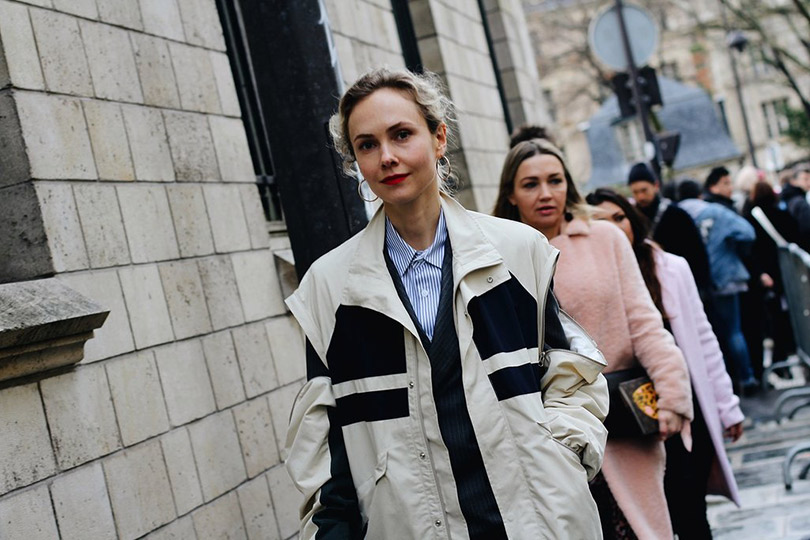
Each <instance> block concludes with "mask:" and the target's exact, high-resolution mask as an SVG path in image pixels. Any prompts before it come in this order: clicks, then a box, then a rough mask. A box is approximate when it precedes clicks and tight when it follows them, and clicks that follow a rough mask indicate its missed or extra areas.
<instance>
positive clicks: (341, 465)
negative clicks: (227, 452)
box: [286, 277, 363, 540]
mask: <svg viewBox="0 0 810 540" xmlns="http://www.w3.org/2000/svg"><path fill="white" fill-rule="evenodd" d="M310 286H313V287H314V285H312V280H308V279H306V277H305V279H304V280H303V281H302V283H301V286H300V287H299V290H298V291H297V292H296V293H295V294H294V295H293V296H292V297H290V298H289V299H287V305H288V306H289V307H290V310H291V311H292V312H293V315H294V316H295V317H296V319H297V320H298V322H299V324H300V325H301V327H302V328H303V329H304V332H305V333H306V334H307V341H306V363H307V366H306V367H307V382H306V383H305V384H304V386H303V387H302V388H301V390H300V392H299V393H298V396H296V399H295V402H294V404H293V409H292V413H291V415H290V425H289V428H288V430H287V442H286V445H287V455H288V456H289V457H288V458H287V462H286V466H287V472H288V473H289V475H290V478H291V479H292V481H293V483H294V484H295V486H296V487H297V488H298V490H299V491H300V492H301V493H302V494H303V495H304V499H303V502H302V503H301V506H300V510H299V518H300V521H301V527H300V538H301V539H306V540H308V539H313V538H316V537H317V538H318V539H321V538H324V539H335V540H337V539H344V538H351V539H353V538H362V537H363V518H362V515H361V513H360V505H359V503H358V499H357V492H356V490H355V487H354V482H353V480H352V475H351V471H350V469H349V460H348V455H347V453H346V444H345V441H344V439H343V429H342V427H341V426H340V423H339V422H338V421H337V418H336V416H337V415H336V409H335V406H336V400H335V396H334V392H333V390H332V379H331V376H330V373H329V368H328V366H327V362H326V361H325V358H323V356H324V355H325V350H326V348H325V344H324V343H322V342H321V341H320V340H319V339H317V338H318V337H319V333H318V332H317V328H318V327H317V324H316V323H315V321H314V320H313V319H312V318H311V317H310V313H309V310H308V309H307V308H306V306H307V305H308V304H311V303H312V299H311V296H316V295H307V292H312V291H310V290H309V287H310ZM310 336H311V337H313V338H315V339H313V340H312V341H311V340H310ZM314 344H317V345H314Z"/></svg>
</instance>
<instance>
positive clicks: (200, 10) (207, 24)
mask: <svg viewBox="0 0 810 540" xmlns="http://www.w3.org/2000/svg"><path fill="white" fill-rule="evenodd" d="M178 4H179V6H180V15H181V16H182V18H183V28H184V29H185V33H186V41H188V42H189V43H191V44H192V45H200V46H203V47H206V48H209V49H216V50H218V51H224V50H225V38H224V37H223V36H222V25H221V24H220V22H219V14H218V13H217V6H216V4H215V2H214V0H178Z"/></svg>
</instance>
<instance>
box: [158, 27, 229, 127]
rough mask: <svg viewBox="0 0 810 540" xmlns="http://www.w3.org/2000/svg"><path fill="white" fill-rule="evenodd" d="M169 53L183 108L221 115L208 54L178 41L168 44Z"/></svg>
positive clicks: (203, 50) (212, 68)
mask: <svg viewBox="0 0 810 540" xmlns="http://www.w3.org/2000/svg"><path fill="white" fill-rule="evenodd" d="M169 51H170V52H171V56H172V65H173V66H174V72H175V74H176V75H177V88H178V90H179V91H180V103H181V105H182V108H183V109H185V110H187V111H199V112H207V113H219V112H221V110H222V109H221V107H220V105H219V94H218V93H217V83H216V79H215V78H214V67H213V66H212V65H211V57H210V55H209V54H208V51H207V50H205V49H201V48H199V47H191V46H189V45H185V44H183V43H176V42H171V43H169Z"/></svg>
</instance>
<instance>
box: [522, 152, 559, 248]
mask: <svg viewBox="0 0 810 540" xmlns="http://www.w3.org/2000/svg"><path fill="white" fill-rule="evenodd" d="M567 193H568V185H567V183H566V180H565V171H564V170H563V166H562V163H561V162H560V160H559V159H557V158H556V157H554V156H551V155H548V154H537V155H534V156H532V157H530V158H528V159H525V160H524V161H523V163H521V164H520V166H519V167H518V170H517V173H516V174H515V186H514V189H513V191H512V194H511V195H510V196H509V202H510V203H512V204H513V205H515V206H516V207H517V209H518V213H519V214H520V221H522V222H523V223H525V224H527V225H531V226H532V227H534V228H535V229H538V230H540V231H541V232H543V233H544V234H546V233H547V232H548V231H555V230H557V229H558V227H559V226H560V225H561V224H562V220H563V216H564V215H565V197H566V195H567ZM557 232H558V231H557ZM555 234H556V233H555ZM546 236H549V235H548V234H546Z"/></svg>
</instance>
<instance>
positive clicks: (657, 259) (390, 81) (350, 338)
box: [287, 69, 810, 540]
mask: <svg viewBox="0 0 810 540" xmlns="http://www.w3.org/2000/svg"><path fill="white" fill-rule="evenodd" d="M452 127H453V106H452V103H450V102H449V100H448V99H447V98H446V97H445V96H444V95H443V93H442V89H441V83H440V82H439V81H438V79H437V77H435V76H433V75H432V74H429V73H427V74H421V75H415V74H413V73H410V72H406V71H390V70H387V69H378V70H373V71H371V72H369V73H366V74H365V75H363V76H362V77H361V78H360V79H359V80H358V81H357V82H355V83H354V84H353V85H352V86H351V87H350V88H349V89H348V90H347V91H346V93H345V94H344V95H343V97H342V98H341V100H340V105H339V110H338V113H337V114H336V115H335V117H334V118H333V120H332V123H331V126H330V129H331V132H332V136H333V140H334V144H335V148H336V149H337V150H338V152H339V153H340V155H341V157H342V158H343V161H344V166H345V167H344V168H345V170H347V171H350V172H352V173H354V174H356V175H357V176H358V180H360V182H361V184H362V183H367V186H368V189H369V191H370V193H371V194H373V195H374V197H375V198H374V199H373V201H369V202H374V201H379V203H380V204H379V206H378V208H377V211H376V213H375V215H374V216H373V217H372V218H371V220H370V222H369V224H368V226H367V227H366V228H365V230H363V231H362V232H360V233H359V234H357V235H356V236H355V237H353V238H352V239H350V240H348V241H347V242H345V243H344V244H342V245H341V246H339V247H338V248H336V249H334V250H333V251H331V252H329V253H328V254H326V255H324V256H323V257H322V258H321V259H319V260H318V261H317V262H316V263H315V264H313V266H312V267H311V268H310V270H309V271H308V272H307V274H306V275H305V276H304V278H303V279H302V281H301V284H300V287H299V288H298V290H297V291H296V292H295V293H294V294H293V295H292V296H291V297H290V298H289V299H288V300H287V303H288V306H289V307H290V310H291V311H292V313H293V315H294V316H295V317H296V319H297V320H298V322H299V323H300V325H301V327H302V328H303V330H304V333H305V334H306V338H307V339H306V359H307V382H306V384H305V385H304V387H303V388H302V390H301V392H300V393H299V395H298V397H297V398H296V401H295V405H294V408H293V411H292V414H291V419H290V428H289V432H288V447H289V458H288V459H287V467H288V470H289V472H290V475H291V477H292V479H293V481H294V483H295V484H296V486H297V487H298V489H299V490H300V491H301V492H302V493H303V495H304V502H303V504H302V505H301V512H300V518H301V537H302V538H308V539H309V538H428V537H437V538H438V537H442V538H475V539H498V538H554V539H564V538H602V537H604V538H608V539H633V538H639V539H656V540H657V539H663V538H673V536H674V535H676V534H677V535H678V537H679V538H681V539H685V538H689V539H701V538H711V530H710V528H709V525H708V521H707V519H706V494H707V493H718V494H722V495H725V496H727V497H729V498H730V499H731V500H733V501H735V502H736V503H738V504H739V495H738V493H737V486H736V483H735V480H734V476H733V474H732V472H731V468H730V466H729V462H728V459H727V457H726V454H725V450H724V446H723V442H724V439H727V440H737V439H738V438H739V437H740V436H741V435H742V431H743V428H742V422H743V413H742V411H741V409H740V400H739V398H738V397H737V395H735V386H736V389H737V392H736V393H737V394H741V393H742V394H746V393H750V392H754V391H756V389H757V388H759V379H761V378H762V358H761V357H762V342H763V338H764V337H765V336H766V335H767V336H769V337H771V338H772V339H773V340H774V358H775V359H779V358H782V357H784V356H787V355H788V354H790V352H791V336H790V334H789V331H787V328H788V326H787V325H785V324H784V320H785V317H786V314H785V310H784V302H782V300H781V298H782V295H783V289H782V284H781V279H780V276H779V271H778V267H777V263H776V246H775V244H774V243H773V241H772V240H771V238H770V236H769V235H768V234H767V232H766V231H765V229H764V228H763V226H762V224H760V223H759V221H758V220H757V218H756V215H758V214H757V213H756V212H754V213H752V211H753V209H754V208H760V209H761V210H762V212H763V213H764V214H765V215H766V216H767V217H768V219H769V220H770V222H771V223H772V224H773V226H774V227H775V228H776V229H777V230H778V231H779V232H780V233H781V234H782V235H783V236H784V237H785V238H786V239H788V240H789V241H793V242H796V243H798V244H799V245H805V246H806V245H807V242H808V240H810V206H808V202H807V198H806V192H807V190H808V188H810V185H809V184H810V170H808V169H806V168H802V167H797V168H796V169H795V170H793V171H791V174H790V175H789V177H788V176H786V177H785V184H784V185H783V186H781V192H780V194H779V195H777V194H776V192H775V190H774V189H773V187H772V186H771V185H770V184H768V182H767V180H766V179H765V178H764V176H763V175H761V174H760V173H759V171H757V170H755V169H750V168H743V169H741V170H740V172H739V173H738V175H737V177H735V178H732V175H731V173H730V171H728V170H727V169H725V168H723V167H718V168H716V169H713V170H712V171H711V172H710V173H709V175H708V176H707V178H706V179H705V182H704V183H703V186H701V185H700V184H699V183H698V182H696V181H694V180H684V181H681V182H679V183H678V184H677V185H676V186H674V185H670V186H667V188H668V190H667V196H664V190H663V189H662V186H661V184H660V183H659V181H658V180H657V176H656V174H655V173H654V172H653V170H652V169H651V168H650V167H649V165H647V164H644V163H639V164H636V165H634V166H633V167H632V168H631V169H630V171H629V175H628V177H627V178H626V179H624V178H619V179H615V180H616V181H617V183H624V182H625V181H626V182H627V184H628V185H629V191H630V192H631V193H632V198H628V197H625V196H624V195H622V194H621V193H620V192H619V191H616V190H611V189H604V188H603V189H598V190H596V191H594V192H592V193H590V194H588V195H587V196H586V197H583V196H582V195H580V192H579V188H578V187H577V184H576V183H575V182H574V178H573V177H572V175H571V169H570V168H569V167H568V164H567V161H566V159H565V157H564V155H563V152H562V151H561V150H560V149H559V148H558V147H557V146H556V145H555V143H554V141H553V139H552V138H551V136H550V134H549V133H548V132H547V131H546V130H545V129H544V128H542V127H539V126H525V127H523V128H520V129H518V130H516V132H515V133H513V134H511V140H510V144H511V149H510V151H509V153H508V154H507V156H506V159H505V162H504V165H503V168H502V172H501V177H500V185H499V192H498V195H497V200H496V203H495V207H494V209H493V211H492V214H493V215H492V216H489V215H485V214H482V213H476V212H471V211H468V210H466V209H464V208H463V207H462V206H461V205H460V204H459V203H458V202H456V201H455V200H454V198H453V197H452V194H451V193H450V189H449V187H448V185H449V183H450V182H449V180H450V178H451V176H452V164H451V162H450V160H449V157H448V153H447V150H448V139H449V138H451V137H452ZM358 193H359V195H360V196H361V197H362V196H363V193H364V192H363V191H360V190H358ZM747 310H751V313H748V312H747ZM756 310H758V311H756ZM754 312H756V313H757V314H759V316H758V317H756V318H751V316H750V315H751V314H752V313H754ZM762 313H766V315H767V316H766V317H765V318H764V320H763V317H762V316H761V314H762ZM757 355H758V356H759V358H756V356H757Z"/></svg>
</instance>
